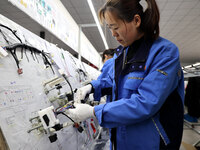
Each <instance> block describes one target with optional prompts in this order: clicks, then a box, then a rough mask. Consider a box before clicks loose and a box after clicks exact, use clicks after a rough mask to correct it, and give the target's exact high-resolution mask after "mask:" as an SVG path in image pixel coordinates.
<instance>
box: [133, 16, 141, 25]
mask: <svg viewBox="0 0 200 150" xmlns="http://www.w3.org/2000/svg"><path fill="white" fill-rule="evenodd" d="M133 23H134V25H135V26H136V27H140V25H141V17H140V16H139V15H138V14H136V15H135V16H134V18H133Z"/></svg>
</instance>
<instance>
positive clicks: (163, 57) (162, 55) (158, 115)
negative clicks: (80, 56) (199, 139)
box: [94, 37, 184, 150]
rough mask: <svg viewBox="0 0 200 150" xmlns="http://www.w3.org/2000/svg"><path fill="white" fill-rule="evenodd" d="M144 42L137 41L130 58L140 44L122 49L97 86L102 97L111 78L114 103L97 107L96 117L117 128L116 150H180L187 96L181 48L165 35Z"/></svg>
mask: <svg viewBox="0 0 200 150" xmlns="http://www.w3.org/2000/svg"><path fill="white" fill-rule="evenodd" d="M139 41H140V42H139V44H138V43H137V41H136V42H134V43H133V44H132V45H133V47H134V44H135V45H139V46H138V47H137V48H135V49H137V50H136V51H135V54H134V55H133V57H131V58H129V60H128V61H127V59H126V58H127V56H126V54H127V53H128V51H129V50H134V49H130V48H129V47H127V48H123V49H121V50H119V51H118V56H117V57H115V58H114V59H115V61H114V63H113V65H114V66H113V67H112V68H113V69H112V70H110V71H109V73H108V76H107V77H105V78H104V79H102V84H101V85H100V86H97V87H96V88H94V92H98V93H100V94H99V95H98V96H99V97H101V94H102V92H99V91H102V90H103V89H104V85H106V84H105V83H106V82H105V81H106V80H108V81H109V82H112V94H113V98H112V102H110V103H106V104H101V105H98V106H95V108H94V109H95V115H96V118H97V120H98V122H99V124H100V125H101V126H103V127H107V128H110V129H111V130H113V131H115V132H111V133H112V135H111V137H113V139H114V140H112V144H113V143H116V145H115V147H116V148H115V149H116V150H159V149H169V150H175V149H177V150H178V149H179V146H180V143H181V138H182V131H183V101H184V78H183V72H182V69H181V66H180V62H179V52H178V48H177V47H176V46H175V45H174V44H173V43H172V42H170V41H168V40H166V39H164V38H161V37H159V38H158V39H157V40H155V41H154V42H153V43H151V42H147V41H145V40H144V39H141V40H139ZM114 129H115V130H114ZM111 147H112V146H111Z"/></svg>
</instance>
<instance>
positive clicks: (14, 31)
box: [0, 23, 22, 43]
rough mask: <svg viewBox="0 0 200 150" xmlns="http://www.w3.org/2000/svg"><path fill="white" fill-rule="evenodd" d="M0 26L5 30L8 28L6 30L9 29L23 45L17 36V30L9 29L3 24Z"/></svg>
mask: <svg viewBox="0 0 200 150" xmlns="http://www.w3.org/2000/svg"><path fill="white" fill-rule="evenodd" d="M0 26H1V27H4V28H6V29H8V30H9V31H11V32H12V33H13V34H14V36H15V37H16V38H17V39H18V40H19V41H20V43H22V40H21V39H20V38H19V37H18V36H17V34H16V32H17V31H16V30H12V29H11V28H9V27H7V26H5V25H3V24H1V23H0Z"/></svg>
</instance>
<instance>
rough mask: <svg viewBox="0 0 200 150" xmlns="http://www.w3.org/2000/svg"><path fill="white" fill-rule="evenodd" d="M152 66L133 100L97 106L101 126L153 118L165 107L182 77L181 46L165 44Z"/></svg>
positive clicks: (97, 115)
mask: <svg viewBox="0 0 200 150" xmlns="http://www.w3.org/2000/svg"><path fill="white" fill-rule="evenodd" d="M169 51H171V53H170V52H169ZM166 52H167V53H166ZM149 67H150V69H149V71H148V74H147V75H146V77H145V78H144V79H143V81H142V82H141V84H140V85H139V87H138V92H137V93H133V94H131V96H130V98H129V99H125V98H122V99H120V100H118V101H114V102H111V103H106V104H102V105H98V106H95V115H96V117H97V119H98V121H99V124H100V125H101V126H103V127H108V128H114V127H118V126H123V125H126V126H127V125H130V124H135V123H138V122H141V121H144V120H146V119H148V118H150V117H152V116H153V115H154V114H155V113H156V112H157V111H158V110H159V109H160V108H161V106H162V105H163V103H164V102H165V100H166V99H167V97H168V96H169V95H170V93H171V92H173V90H175V88H176V87H177V86H178V82H179V78H181V76H180V74H179V72H180V71H181V67H180V63H179V54H178V49H177V47H175V46H174V45H173V46H169V47H165V48H164V50H162V51H161V52H159V53H158V54H157V55H156V56H155V58H153V59H152V61H151V65H149ZM178 74H179V75H178ZM132 81H133V84H134V80H132ZM132 81H129V82H132ZM133 84H132V85H133ZM130 85H131V84H130Z"/></svg>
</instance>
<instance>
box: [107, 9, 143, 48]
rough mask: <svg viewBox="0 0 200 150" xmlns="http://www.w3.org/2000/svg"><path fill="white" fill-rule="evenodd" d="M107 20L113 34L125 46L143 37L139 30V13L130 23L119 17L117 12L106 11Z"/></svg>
mask: <svg viewBox="0 0 200 150" xmlns="http://www.w3.org/2000/svg"><path fill="white" fill-rule="evenodd" d="M105 22H106V24H107V25H108V27H109V29H110V31H111V33H112V36H113V37H115V39H116V40H117V41H118V42H119V43H120V44H121V45H122V46H124V47H127V46H129V45H131V44H132V43H133V42H134V41H136V40H138V39H139V38H140V37H141V33H140V32H139V30H138V29H139V26H140V24H141V19H140V16H139V15H135V16H134V19H133V20H132V21H131V22H129V23H128V22H125V21H123V20H121V19H119V18H118V17H117V15H116V14H115V13H112V12H109V11H106V12H105Z"/></svg>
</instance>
